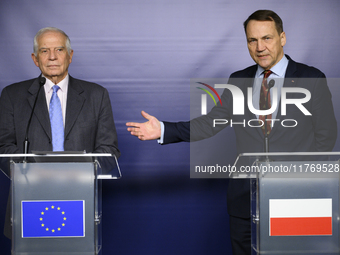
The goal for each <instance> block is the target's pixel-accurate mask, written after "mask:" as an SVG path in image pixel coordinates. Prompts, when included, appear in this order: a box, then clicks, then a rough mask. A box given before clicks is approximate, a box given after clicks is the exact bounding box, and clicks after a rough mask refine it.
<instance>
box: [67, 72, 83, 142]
mask: <svg viewBox="0 0 340 255" xmlns="http://www.w3.org/2000/svg"><path fill="white" fill-rule="evenodd" d="M83 91H84V90H83V88H82V87H81V86H80V84H79V83H78V82H77V80H75V79H73V78H72V77H71V76H70V79H69V87H68V93H67V104H66V123H65V138H66V137H67V136H68V134H69V132H70V131H71V129H72V127H73V125H74V123H75V122H76V120H77V118H78V116H79V114H80V111H81V109H82V108H83V105H84V102H85V98H84V97H83V96H82V95H81V94H82V93H83Z"/></svg>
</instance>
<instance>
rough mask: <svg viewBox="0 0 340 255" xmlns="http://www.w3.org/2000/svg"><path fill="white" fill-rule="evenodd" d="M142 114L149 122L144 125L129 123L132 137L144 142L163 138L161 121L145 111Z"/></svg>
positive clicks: (127, 124)
mask: <svg viewBox="0 0 340 255" xmlns="http://www.w3.org/2000/svg"><path fill="white" fill-rule="evenodd" d="M141 113H142V116H143V117H144V118H145V119H147V120H148V121H147V122H144V123H138V122H127V123H126V126H128V128H127V130H128V131H129V132H130V133H131V135H134V136H137V137H138V139H139V140H142V141H146V140H155V139H159V138H160V137H161V124H160V122H159V120H158V119H157V118H156V117H154V116H151V115H149V114H147V113H146V112H144V111H142V112H141Z"/></svg>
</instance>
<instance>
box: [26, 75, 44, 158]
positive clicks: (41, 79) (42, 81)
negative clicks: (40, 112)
mask: <svg viewBox="0 0 340 255" xmlns="http://www.w3.org/2000/svg"><path fill="white" fill-rule="evenodd" d="M45 82H46V78H45V77H40V79H39V89H38V93H37V96H36V97H35V100H34V104H33V108H32V112H31V116H30V118H29V120H28V124H27V128H26V134H25V140H24V154H27V153H28V146H29V141H28V131H29V128H30V125H31V121H32V117H33V113H34V109H35V105H36V104H37V99H38V96H39V93H40V89H41V87H42V86H44V85H45ZM25 161H26V159H25Z"/></svg>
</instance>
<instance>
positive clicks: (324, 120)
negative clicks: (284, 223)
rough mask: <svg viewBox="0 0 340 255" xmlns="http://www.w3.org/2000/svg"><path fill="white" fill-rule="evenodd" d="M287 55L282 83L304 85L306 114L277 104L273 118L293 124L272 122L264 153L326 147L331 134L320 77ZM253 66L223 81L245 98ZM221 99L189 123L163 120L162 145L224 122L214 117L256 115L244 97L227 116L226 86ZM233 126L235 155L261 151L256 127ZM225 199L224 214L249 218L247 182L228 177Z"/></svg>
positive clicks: (203, 134)
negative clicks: (239, 112)
mask: <svg viewBox="0 0 340 255" xmlns="http://www.w3.org/2000/svg"><path fill="white" fill-rule="evenodd" d="M287 58H288V60H289V63H288V67H287V70H286V75H285V78H286V79H285V82H284V87H297V88H306V89H308V90H309V91H310V92H311V99H310V100H309V101H308V102H307V103H305V104H303V105H304V107H305V108H306V109H307V110H308V111H309V112H310V113H311V114H312V115H311V116H305V115H304V114H303V113H302V112H301V111H300V110H299V109H298V108H297V107H296V106H295V105H287V115H286V116H282V115H281V106H279V111H278V115H277V116H276V119H280V120H283V119H294V120H296V121H297V122H298V125H297V126H296V127H290V128H286V127H283V126H282V125H281V124H279V123H276V124H275V125H274V127H273V129H272V131H271V133H270V135H269V148H270V151H271V152H308V151H331V150H332V149H333V147H334V144H335V141H336V138H337V123H336V120H335V116H334V110H333V105H332V100H331V93H330V91H329V88H328V86H327V82H326V79H325V75H324V74H323V73H322V72H321V71H319V70H318V69H316V68H314V67H310V66H307V65H304V64H301V63H297V62H295V61H293V60H292V59H291V58H290V57H289V56H287ZM256 70H257V65H254V66H251V67H248V68H246V69H244V70H241V71H238V72H235V73H233V74H232V75H231V76H230V79H229V82H228V84H233V85H236V86H238V87H239V88H240V89H241V90H242V91H243V95H245V98H246V95H247V88H248V87H252V86H253V81H254V80H253V78H254V77H255V73H256ZM300 78H307V79H300ZM309 78H311V79H309ZM288 97H289V98H294V97H295V98H298V97H301V93H296V94H293V95H289V96H288ZM303 97H304V95H303ZM221 100H222V105H223V106H221V105H220V103H218V104H217V106H215V107H214V108H213V109H212V110H211V111H210V112H209V113H208V114H207V115H204V116H201V117H198V118H196V119H193V120H191V121H190V122H177V123H169V122H164V125H165V132H164V143H163V144H167V143H173V142H180V141H187V142H189V141H197V140H202V139H205V138H208V137H211V136H213V135H215V134H216V133H217V132H219V131H221V130H222V129H223V128H224V127H226V125H217V126H216V127H213V120H214V119H228V120H230V119H232V120H233V121H236V122H242V121H243V120H244V119H245V120H246V122H247V121H248V120H250V119H256V116H255V115H254V114H253V113H251V112H250V111H249V109H248V106H247V105H246V101H247V100H245V107H244V109H245V114H244V115H242V116H241V115H233V98H232V94H231V92H230V91H229V90H228V89H225V90H224V92H223V94H222V96H221ZM279 105H280V104H279ZM233 128H234V131H235V134H236V141H237V142H236V143H237V152H238V153H245V152H263V151H264V135H263V133H262V130H261V129H260V128H259V127H256V128H254V127H250V126H248V125H246V126H245V127H243V125H234V126H233ZM227 203H228V212H229V214H230V215H232V216H236V217H241V218H249V217H250V183H249V180H246V179H231V180H230V181H229V187H228V196H227Z"/></svg>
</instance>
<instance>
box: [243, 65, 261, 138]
mask: <svg viewBox="0 0 340 255" xmlns="http://www.w3.org/2000/svg"><path fill="white" fill-rule="evenodd" d="M256 71H257V65H254V66H252V68H250V69H249V71H248V73H247V77H248V78H247V79H246V82H245V84H246V88H245V90H244V91H243V93H244V95H247V97H248V88H252V87H253V86H254V82H255V80H254V77H255V74H256ZM251 96H252V95H251ZM247 102H248V98H245V104H246V105H245V109H246V112H245V119H246V120H251V119H252V120H256V119H257V117H256V115H255V114H254V113H252V112H250V110H249V107H248V104H247ZM254 129H255V130H256V132H257V133H258V135H259V136H261V137H263V136H264V135H263V132H262V129H261V128H260V127H256V128H254Z"/></svg>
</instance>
